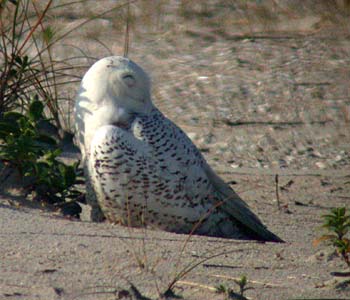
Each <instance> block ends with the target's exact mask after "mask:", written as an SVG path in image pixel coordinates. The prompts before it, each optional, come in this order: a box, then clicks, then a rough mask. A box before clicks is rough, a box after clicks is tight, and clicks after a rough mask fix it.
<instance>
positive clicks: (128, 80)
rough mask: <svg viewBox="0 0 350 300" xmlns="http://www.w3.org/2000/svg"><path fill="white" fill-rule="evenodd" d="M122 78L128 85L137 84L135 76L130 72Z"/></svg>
mask: <svg viewBox="0 0 350 300" xmlns="http://www.w3.org/2000/svg"><path fill="white" fill-rule="evenodd" d="M122 78H123V80H124V82H125V84H126V85H127V86H128V87H133V86H134V85H135V84H136V79H135V77H134V76H132V75H130V74H127V75H124V76H123V77H122Z"/></svg>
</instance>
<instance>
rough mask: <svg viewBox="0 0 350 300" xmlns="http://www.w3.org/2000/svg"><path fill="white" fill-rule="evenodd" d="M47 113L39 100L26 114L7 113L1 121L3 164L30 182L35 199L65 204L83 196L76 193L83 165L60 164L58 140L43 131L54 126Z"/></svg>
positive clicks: (36, 99)
mask: <svg viewBox="0 0 350 300" xmlns="http://www.w3.org/2000/svg"><path fill="white" fill-rule="evenodd" d="M43 111H44V106H43V104H42V102H41V101H39V100H38V97H35V98H34V99H33V102H32V103H31V104H30V105H29V107H28V109H27V111H26V113H25V114H22V113H19V112H7V113H5V114H4V115H3V117H2V118H0V142H1V144H0V160H1V161H2V162H3V163H4V165H5V166H8V167H11V168H14V169H16V170H18V172H19V174H20V176H21V177H22V178H28V179H30V180H29V182H30V186H29V187H27V188H28V190H29V191H30V192H33V194H34V198H35V199H38V200H44V201H47V202H50V203H59V202H65V200H66V199H73V198H76V197H77V196H79V195H80V192H79V191H77V190H76V189H74V184H76V183H77V182H78V180H77V174H78V165H79V162H76V163H74V164H72V165H66V164H64V163H63V162H61V161H59V160H58V156H59V155H60V154H61V152H62V151H61V149H59V148H58V145H57V142H56V140H55V139H53V138H52V137H50V136H48V135H47V134H45V133H42V132H41V131H40V127H42V124H45V123H46V124H49V123H50V120H49V119H47V118H45V116H44V114H43Z"/></svg>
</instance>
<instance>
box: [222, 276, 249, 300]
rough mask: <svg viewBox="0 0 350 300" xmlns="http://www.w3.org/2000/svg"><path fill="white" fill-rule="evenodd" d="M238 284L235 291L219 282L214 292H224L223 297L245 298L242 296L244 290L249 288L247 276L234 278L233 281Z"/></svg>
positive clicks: (243, 299)
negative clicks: (237, 289)
mask: <svg viewBox="0 0 350 300" xmlns="http://www.w3.org/2000/svg"><path fill="white" fill-rule="evenodd" d="M234 282H235V283H236V284H237V285H238V286H239V292H238V293H236V292H234V291H233V289H231V288H228V287H226V286H225V285H223V284H220V285H219V286H217V287H216V292H217V293H219V294H224V295H225V299H237V300H238V299H239V300H245V299H247V298H246V297H245V296H244V292H245V291H247V290H249V289H251V287H247V283H248V280H247V276H245V275H242V276H241V277H240V278H239V279H236V280H235V281H234Z"/></svg>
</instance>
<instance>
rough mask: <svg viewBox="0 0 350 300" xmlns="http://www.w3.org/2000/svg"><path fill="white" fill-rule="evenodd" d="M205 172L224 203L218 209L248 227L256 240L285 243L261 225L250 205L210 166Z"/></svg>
mask: <svg viewBox="0 0 350 300" xmlns="http://www.w3.org/2000/svg"><path fill="white" fill-rule="evenodd" d="M205 171H206V173H207V176H208V178H209V179H210V180H211V183H212V184H213V186H214V187H215V189H216V191H217V193H218V194H219V196H220V199H221V200H222V203H221V204H220V206H219V207H218V208H219V209H220V210H223V211H225V212H226V213H227V214H229V215H230V216H232V217H233V218H234V219H235V220H237V221H238V222H239V223H241V224H242V225H243V226H244V227H246V228H247V229H248V231H250V232H252V233H253V236H254V238H256V239H258V240H262V241H267V242H279V243H283V242H284V241H283V240H282V239H281V238H279V237H278V236H277V235H275V234H274V233H272V232H271V231H269V230H268V229H267V228H266V227H265V226H264V225H263V224H262V223H261V221H260V220H259V218H258V217H257V216H256V215H255V214H254V213H253V212H252V211H251V210H250V209H249V207H248V205H247V204H246V203H245V202H244V201H243V200H242V199H241V198H240V197H239V196H238V195H237V194H236V193H235V192H234V191H233V190H232V189H231V187H230V186H229V185H228V184H227V183H225V182H224V181H223V180H222V179H221V178H220V177H219V176H218V175H217V174H216V173H215V172H214V171H213V170H212V169H211V167H210V166H209V165H206V168H205Z"/></svg>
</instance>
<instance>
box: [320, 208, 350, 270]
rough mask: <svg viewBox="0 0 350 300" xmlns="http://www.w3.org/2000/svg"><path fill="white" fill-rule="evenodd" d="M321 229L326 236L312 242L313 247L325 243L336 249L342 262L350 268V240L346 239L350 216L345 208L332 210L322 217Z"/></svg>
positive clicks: (349, 227) (349, 226) (349, 228)
mask: <svg viewBox="0 0 350 300" xmlns="http://www.w3.org/2000/svg"><path fill="white" fill-rule="evenodd" d="M322 217H323V219H324V223H323V225H322V227H323V228H324V229H325V230H326V231H327V234H324V235H322V236H321V237H319V238H318V239H316V240H314V246H317V245H318V244H319V243H321V242H327V243H328V244H331V245H332V246H333V247H335V248H336V250H337V252H338V253H339V254H340V255H341V257H342V259H343V260H344V262H345V263H346V264H347V266H348V267H350V239H349V238H347V237H346V235H347V234H348V232H349V230H350V215H348V214H347V212H346V208H345V207H340V208H333V209H332V210H331V212H330V213H329V214H326V215H323V216H322Z"/></svg>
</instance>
